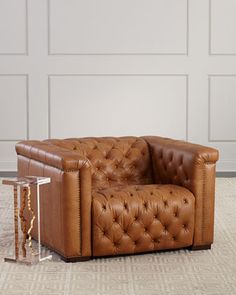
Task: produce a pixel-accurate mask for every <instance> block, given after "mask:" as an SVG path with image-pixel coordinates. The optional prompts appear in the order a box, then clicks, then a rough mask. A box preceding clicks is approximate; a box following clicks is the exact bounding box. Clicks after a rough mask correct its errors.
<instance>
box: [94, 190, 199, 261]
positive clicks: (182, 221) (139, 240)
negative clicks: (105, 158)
mask: <svg viewBox="0 0 236 295" xmlns="http://www.w3.org/2000/svg"><path fill="white" fill-rule="evenodd" d="M194 207H195V198H194V196H193V194H192V193H191V192H190V191H189V190H187V189H185V188H183V187H180V186H176V185H130V186H120V187H113V188H107V189H103V190H100V191H97V192H94V193H93V195H92V210H93V211H92V216H93V221H92V223H93V226H92V236H93V255H94V256H105V255H117V254H124V253H138V252H146V251H153V250H161V249H173V248H182V247H187V246H190V245H191V244H192V242H193V233H194V214H195V210H194Z"/></svg>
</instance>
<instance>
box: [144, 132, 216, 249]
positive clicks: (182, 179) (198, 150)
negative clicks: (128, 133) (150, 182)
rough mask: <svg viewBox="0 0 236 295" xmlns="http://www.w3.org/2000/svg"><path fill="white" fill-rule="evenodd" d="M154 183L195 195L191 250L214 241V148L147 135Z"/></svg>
mask: <svg viewBox="0 0 236 295" xmlns="http://www.w3.org/2000/svg"><path fill="white" fill-rule="evenodd" d="M144 139H145V140H146V141H147V143H148V145H149V149H150V153H151V158H152V165H153V175H154V180H155V182H156V183H163V184H165V183H169V184H170V183H171V184H176V185H180V186H183V187H186V188H187V189H189V190H190V191H191V192H192V193H193V194H194V195H195V198H196V199H195V201H196V212H195V234H194V242H193V247H195V248H201V247H202V248H204V247H207V246H210V245H211V244H212V242H213V231H214V197H215V164H216V161H217V160H218V159H219V153H218V151H217V150H216V149H213V148H210V147H205V146H201V145H197V144H192V143H188V142H184V141H179V140H173V139H169V138H162V137H156V136H146V137H144Z"/></svg>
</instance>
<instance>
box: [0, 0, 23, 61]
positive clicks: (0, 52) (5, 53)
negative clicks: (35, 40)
mask: <svg viewBox="0 0 236 295" xmlns="http://www.w3.org/2000/svg"><path fill="white" fill-rule="evenodd" d="M2 1H3V3H1V5H4V2H5V4H6V3H8V5H9V4H10V5H12V9H13V7H14V3H13V2H14V1H15V2H16V3H15V4H18V5H19V4H20V2H22V4H23V5H24V17H23V18H24V29H23V34H24V38H23V39H24V49H23V50H22V51H18V50H16V51H14V50H12V49H11V50H9V51H8V50H6V49H3V50H1V42H2V40H1V34H2V35H5V36H6V35H8V34H9V31H10V28H9V26H6V25H5V26H4V28H3V25H1V21H2V22H3V24H4V22H5V19H4V18H3V15H4V12H5V11H4V7H3V8H2V7H1V5H0V9H1V8H2V13H3V15H2V16H1V11H0V17H1V21H0V26H1V27H2V29H0V41H1V42H0V56H8V55H9V56H22V55H25V56H27V55H28V0H2ZM16 13H17V15H18V13H19V11H16ZM5 18H6V19H10V16H8V15H6V14H5ZM14 21H15V20H14V17H13V20H12V22H11V24H12V23H13V24H14ZM15 22H16V21H15ZM15 29H17V24H16V28H15ZM17 35H18V33H17V32H16V31H15V32H14V33H13V31H12V29H11V37H12V39H13V38H14V39H17V38H16V36H17ZM2 44H4V42H3V43H2ZM11 46H12V45H11Z"/></svg>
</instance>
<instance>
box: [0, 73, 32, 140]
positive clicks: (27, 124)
mask: <svg viewBox="0 0 236 295" xmlns="http://www.w3.org/2000/svg"><path fill="white" fill-rule="evenodd" d="M0 77H25V83H26V97H25V99H26V138H10V139H9V138H0V142H12V141H13V142H15V141H21V140H26V139H29V75H28V74H0ZM12 107H13V108H14V106H12ZM3 108H4V107H3ZM15 124H17V122H15Z"/></svg>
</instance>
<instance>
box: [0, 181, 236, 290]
mask: <svg viewBox="0 0 236 295" xmlns="http://www.w3.org/2000/svg"><path fill="white" fill-rule="evenodd" d="M11 226H12V196H11V189H10V188H9V187H7V186H3V185H0V295H3V294H4V295H13V294H14V295H16V294H18V295H29V294H32V295H37V294H38V295H39V294H40V295H62V294H63V295H69V294H71V295H79V294H82V295H123V294H124V295H126V294H127V295H162V294H163V295H169V294H173V295H174V294H175V295H204V294H211V295H235V294H236V178H218V179H217V184H216V213H215V242H214V245H213V247H212V249H211V250H205V251H188V250H179V251H168V252H159V253H158V252H157V253H155V254H145V255H135V256H134V255H133V256H127V257H116V258H107V259H94V260H90V261H87V262H82V263H64V262H63V261H61V260H60V258H59V257H58V256H57V255H55V254H53V259H52V261H45V262H43V263H41V264H38V265H34V266H25V265H16V264H12V263H7V262H3V258H4V257H5V256H8V255H9V254H10V249H11V247H12V235H11V230H10V229H11Z"/></svg>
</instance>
